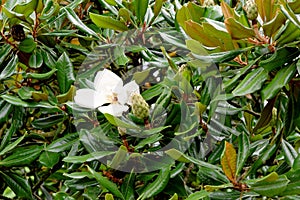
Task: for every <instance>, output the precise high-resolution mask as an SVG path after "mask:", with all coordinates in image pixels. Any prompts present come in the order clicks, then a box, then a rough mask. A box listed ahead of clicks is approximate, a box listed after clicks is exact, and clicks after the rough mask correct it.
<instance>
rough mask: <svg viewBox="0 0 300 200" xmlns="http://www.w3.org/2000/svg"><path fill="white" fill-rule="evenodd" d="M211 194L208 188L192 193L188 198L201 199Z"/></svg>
mask: <svg viewBox="0 0 300 200" xmlns="http://www.w3.org/2000/svg"><path fill="white" fill-rule="evenodd" d="M208 196H209V192H207V191H206V190H201V191H197V192H194V193H192V194H190V195H189V196H188V197H187V198H186V200H200V199H204V198H206V197H208Z"/></svg>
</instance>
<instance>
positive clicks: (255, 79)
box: [232, 68, 268, 96]
mask: <svg viewBox="0 0 300 200" xmlns="http://www.w3.org/2000/svg"><path fill="white" fill-rule="evenodd" d="M267 78H268V72H267V71H265V70H264V69H263V68H257V69H254V70H253V71H252V72H250V73H249V74H248V75H247V76H246V77H245V78H244V79H243V80H242V82H241V83H240V84H239V85H238V86H237V87H236V88H235V89H234V90H233V91H232V94H233V95H234V96H244V95H246V94H251V93H253V92H256V91H257V90H259V89H260V88H261V87H262V85H263V83H264V82H265V81H266V80H267Z"/></svg>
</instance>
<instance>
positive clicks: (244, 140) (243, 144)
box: [235, 133, 250, 176]
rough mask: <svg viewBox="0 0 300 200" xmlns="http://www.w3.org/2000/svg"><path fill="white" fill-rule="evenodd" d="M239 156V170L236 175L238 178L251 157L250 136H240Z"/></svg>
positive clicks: (243, 134) (242, 134)
mask: <svg viewBox="0 0 300 200" xmlns="http://www.w3.org/2000/svg"><path fill="white" fill-rule="evenodd" d="M238 146H239V150H238V154H237V161H236V163H237V167H236V168H237V169H236V173H235V175H236V176H237V175H238V174H239V173H240V172H241V170H242V169H243V167H244V165H245V163H246V161H247V158H248V157H249V152H250V141H249V138H248V136H247V135H246V134H245V133H241V134H240V135H239V136H238Z"/></svg>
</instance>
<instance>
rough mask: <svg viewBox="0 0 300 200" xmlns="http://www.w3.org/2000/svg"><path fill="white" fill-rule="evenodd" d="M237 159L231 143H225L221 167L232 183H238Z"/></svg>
mask: <svg viewBox="0 0 300 200" xmlns="http://www.w3.org/2000/svg"><path fill="white" fill-rule="evenodd" d="M236 157H237V155H236V151H235V149H234V147H233V145H232V144H231V143H229V142H225V150H224V153H223V156H222V158H221V165H222V169H223V171H224V173H225V175H226V177H227V178H228V179H229V180H230V181H231V182H232V183H236V177H235V172H236Z"/></svg>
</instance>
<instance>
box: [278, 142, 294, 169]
mask: <svg viewBox="0 0 300 200" xmlns="http://www.w3.org/2000/svg"><path fill="white" fill-rule="evenodd" d="M281 146H282V150H283V155H284V158H285V160H286V162H287V163H288V164H289V165H290V166H291V167H292V166H293V164H294V160H295V159H296V158H297V156H298V153H297V151H296V150H295V148H294V147H293V146H292V145H291V144H290V143H288V142H287V141H285V140H282V141H281Z"/></svg>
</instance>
